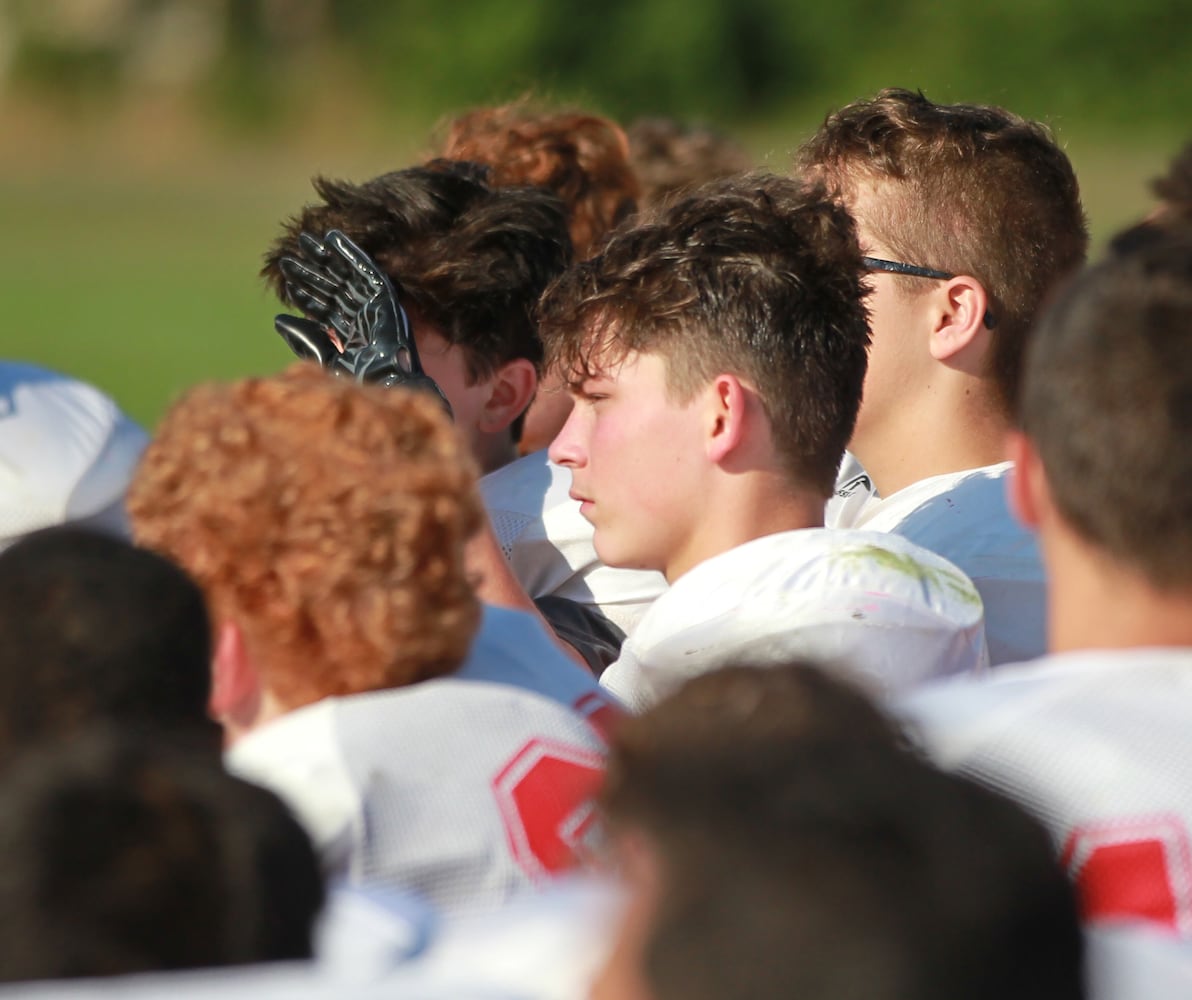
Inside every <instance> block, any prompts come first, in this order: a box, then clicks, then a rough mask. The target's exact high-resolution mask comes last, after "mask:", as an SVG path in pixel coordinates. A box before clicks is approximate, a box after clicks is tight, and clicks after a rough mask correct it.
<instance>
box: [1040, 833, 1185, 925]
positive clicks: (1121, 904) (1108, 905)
mask: <svg viewBox="0 0 1192 1000" xmlns="http://www.w3.org/2000/svg"><path fill="white" fill-rule="evenodd" d="M1062 860H1063V864H1064V866H1065V867H1066V868H1067V869H1068V872H1069V874H1070V875H1071V876H1072V878H1073V880H1074V881H1075V883H1076V891H1077V893H1078V894H1079V897H1080V908H1081V915H1082V916H1083V918H1084V919H1085V920H1086V921H1094V920H1105V919H1114V918H1117V919H1120V918H1123V917H1125V918H1129V917H1134V918H1141V919H1144V920H1149V921H1152V922H1154V923H1159V924H1162V925H1163V926H1165V927H1169V928H1171V929H1172V930H1175V931H1178V932H1179V933H1181V934H1192V841H1189V838H1188V832H1187V830H1186V829H1185V828H1184V824H1183V822H1182V821H1181V820H1180V818H1179V817H1178V816H1156V817H1154V818H1152V819H1149V820H1134V821H1128V822H1114V823H1101V824H1092V825H1088V826H1081V827H1077V828H1076V829H1074V830H1073V831H1072V833H1071V834H1069V836H1068V840H1067V843H1066V844H1065V845H1064V853H1063V858H1062Z"/></svg>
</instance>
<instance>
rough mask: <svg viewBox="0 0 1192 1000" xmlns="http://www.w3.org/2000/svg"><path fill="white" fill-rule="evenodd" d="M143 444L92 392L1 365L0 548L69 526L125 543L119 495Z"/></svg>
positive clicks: (49, 375) (137, 431) (47, 374)
mask: <svg viewBox="0 0 1192 1000" xmlns="http://www.w3.org/2000/svg"><path fill="white" fill-rule="evenodd" d="M147 442H148V437H147V436H146V434H145V432H144V431H143V430H141V428H140V427H138V426H137V425H136V424H135V423H134V422H133V421H131V420H129V418H128V417H126V416H125V415H124V414H123V413H122V412H121V411H120V409H119V408H118V407H117V406H116V404H115V403H114V402H112V400H111V399H109V398H108V397H107V396H105V395H104V394H103V393H102V392H100V391H99V390H98V389H96V388H94V387H93V386H90V385H87V384H85V383H83V382H78V381H76V380H75V379H72V378H68V377H66V376H64V375H59V374H57V373H56V372H51V371H47V370H46V369H44V368H38V367H36V366H34V365H26V364H17V363H15V362H7V361H5V362H0V548H5V547H6V546H7V545H9V544H11V543H12V542H15V541H16V540H17V539H18V538H20V537H22V536H23V535H27V534H28V533H29V532H31V531H37V530H38V529H39V528H48V527H51V526H53V525H57V524H65V523H68V522H76V523H80V524H90V525H92V526H94V527H96V528H99V529H102V530H107V531H111V532H116V533H119V534H122V535H127V534H128V522H127V520H126V518H125V515H124V493H125V490H126V489H127V487H128V480H129V478H130V477H131V476H132V473H133V470H134V469H135V468H136V464H137V462H138V461H139V460H140V457H141V452H142V451H143V450H144V448H145V445H146V443H147Z"/></svg>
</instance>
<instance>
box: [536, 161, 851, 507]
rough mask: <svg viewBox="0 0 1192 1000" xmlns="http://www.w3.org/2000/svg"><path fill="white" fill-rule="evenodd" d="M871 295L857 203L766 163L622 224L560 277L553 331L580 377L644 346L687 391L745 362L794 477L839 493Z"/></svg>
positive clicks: (556, 354)
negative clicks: (848, 207) (852, 212)
mask: <svg viewBox="0 0 1192 1000" xmlns="http://www.w3.org/2000/svg"><path fill="white" fill-rule="evenodd" d="M864 295H865V289H864V285H863V282H862V267H861V258H860V251H859V250H858V247H857V239H856V234H855V230H854V228H853V223H852V219H851V218H850V216H849V215H848V213H847V212H846V211H845V210H844V209H843V208H841V207H840V206H839V205H838V204H837V203H836V202H834V201H833V200H832V199H831V198H829V197H828V196H827V194H826V193H825V191H824V190H823V189H808V188H806V187H805V186H804V185H802V184H800V183H798V182H796V181H792V180H790V179H788V178H780V177H775V176H773V175H765V174H752V175H745V176H743V177H740V178H733V179H730V180H723V181H716V182H713V183H712V184H709V185H707V186H705V187H703V188H700V189H697V190H696V191H695V192H693V193H692V194H690V195H689V196H687V197H685V198H682V199H680V200H679V201H676V202H674V203H672V204H670V205H668V206H666V207H665V208H664V209H663V210H661V211H660V212H659V214H658V215H657V216H654V217H650V218H648V219H646V220H645V221H642V222H640V223H639V224H637V225H635V226H632V227H630V228H628V229H625V230H621V231H618V232H617V233H615V234H614V235H613V236H612V237H611V238H610V240H609V242H608V244H607V245H606V246H605V248H604V250H603V251H602V252H601V253H600V255H599V256H597V257H595V258H593V259H592V260H590V261H586V262H584V263H583V264H580V265H577V266H576V267H574V268H573V269H572V270H570V271H568V272H567V273H565V274H564V275H563V277H562V278H560V279H559V281H558V282H556V283H555V284H554V285H552V286H551V288H550V289H548V291H547V293H546V295H545V296H544V298H543V303H542V311H541V331H542V337H543V340H544V341H545V342H546V344H547V348H548V352H549V356H550V363H552V364H553V363H555V362H556V361H557V362H558V363H559V364H560V370H561V371H563V372H565V373H569V376H568V377H569V378H571V379H572V381H576V380H582V379H583V378H586V377H588V376H590V375H591V374H593V373H595V372H598V371H601V370H605V369H606V368H607V367H608V366H610V365H612V364H615V363H616V362H618V361H619V360H621V359H622V358H624V357H625V356H626V355H627V354H628V353H629V352H631V351H633V352H648V353H655V354H659V355H662V356H663V357H664V358H665V359H666V364H667V381H668V387H669V388H670V390H671V391H672V392H673V393H674V395H675V397H676V398H677V399H679V400H686V399H689V398H691V397H692V396H693V395H694V394H695V393H696V392H697V391H698V390H699V389H700V388H702V387H703V386H704V385H706V384H707V383H708V382H709V381H711V379H713V378H715V376H716V375H717V374H718V373H720V372H731V373H733V374H736V375H738V376H740V377H741V378H742V379H744V380H745V381H747V382H748V383H749V384H750V385H751V386H753V388H754V389H756V391H757V393H758V395H759V396H760V398H761V401H762V405H763V407H764V408H765V411H766V414H767V416H768V417H769V419H770V423H771V425H772V427H773V434H774V442H775V447H776V448H777V449H778V453H779V456H780V458H781V460H782V464H783V466H784V467H785V468H786V470H787V472H788V473H789V474H790V476H791V477H792V479H794V480H795V481H797V482H799V483H800V484H802V485H804V486H807V487H809V488H812V489H815V490H817V491H819V492H821V493H823V494H824V495H825V496H827V495H828V493H829V492H830V491H831V488H832V484H833V483H834V481H835V476H836V469H837V466H838V465H839V464H840V458H841V455H842V454H843V452H844V448H845V445H846V443H847V442H848V439H849V437H850V436H851V435H852V430H853V424H854V423H855V422H856V416H857V409H858V407H859V405H860V399H861V384H862V382H863V381H864V378H865V366H866V347H867V346H868V343H869V331H868V326H867V315H866V311H865V306H864V303H863V298H864Z"/></svg>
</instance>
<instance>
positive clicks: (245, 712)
mask: <svg viewBox="0 0 1192 1000" xmlns="http://www.w3.org/2000/svg"><path fill="white" fill-rule="evenodd" d="M287 711H288V709H286V708H283V707H282V705H281V703H280V702H279V701H278V700H277V698H276V697H274V695H273V692H272V691H267V690H266V691H263V692H261V694H260V697H259V698H257V699H254V701H253V704H252V707H251V709H249V708H247V707H245V708H244V709H242V710H240V711H233V712H230V713H228V714H226V715H223V716H221V717H220V718H219V719H218V720H217V721H218V722H219V724H220V725H221V726H222V727H223V742H224V747H225V748H226V747H231V746H234V745H235V744H237V743H239V742H240V741H241V740H242V739H244V737H246V736H249V735H251V734H252V733H255V732H256V731H257V730H258V729H260V728H261V727H262V726H265V725H267V724H268V723H270V722H272V721H273V720H274V719H279V718H281V716H283V715H285V714H286V712H287Z"/></svg>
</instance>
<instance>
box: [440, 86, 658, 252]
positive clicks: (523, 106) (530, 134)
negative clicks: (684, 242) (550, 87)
mask: <svg viewBox="0 0 1192 1000" xmlns="http://www.w3.org/2000/svg"><path fill="white" fill-rule="evenodd" d="M443 157H444V158H445V159H448V160H470V161H472V162H473V163H483V164H484V165H486V166H487V167H489V168H490V169H491V170H492V179H493V183H494V184H495V185H498V186H501V187H504V186H507V185H510V184H533V185H536V186H538V187H544V188H546V189H548V190H550V191H553V192H554V193H555V194H557V195H558V196H559V197H560V198H561V199H562V201H563V204H564V205H566V206H567V216H568V228H569V231H570V233H571V242H572V244H573V246H574V248H575V254H576V256H577V257H579V258H580V259H583V258H586V257H588V256H590V255H591V253H592V251H593V250H594V249H595V248H596V246H597V245H598V244H599V242H600V241H601V240H603V238H604V236H605V234H606V233H607V232H608V231H609V230H610V229H612V228H613V227H614V226H616V225H617V224H618V223H619V222H621V221H622V220H623V219H625V218H627V217H628V216H629V215H632V214H633V212H634V211H636V209H637V201H638V198H639V196H640V194H641V185H640V184H639V183H638V179H637V175H636V174H635V173H634V171H633V167H632V166H630V163H629V142H628V140H627V139H626V137H625V132H624V130H622V128H621V126H619V125H618V124H617V123H616V122H613V121H610V120H609V119H608V118H602V117H600V116H599V115H593V114H586V113H584V112H579V111H557V112H550V111H545V110H537V109H535V108H534V107H533V106H532V105H530V104H528V103H527V102H525V101H519V102H516V103H513V104H505V105H502V106H500V107H496V108H477V109H476V110H474V111H469V112H467V113H466V114H463V115H460V116H459V117H458V118H456V119H454V120H453V121H452V122H451V124H450V126H449V127H448V131H447V138H446V141H445V142H444V144H443Z"/></svg>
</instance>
